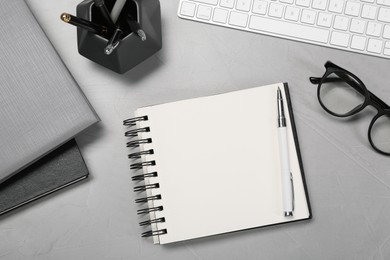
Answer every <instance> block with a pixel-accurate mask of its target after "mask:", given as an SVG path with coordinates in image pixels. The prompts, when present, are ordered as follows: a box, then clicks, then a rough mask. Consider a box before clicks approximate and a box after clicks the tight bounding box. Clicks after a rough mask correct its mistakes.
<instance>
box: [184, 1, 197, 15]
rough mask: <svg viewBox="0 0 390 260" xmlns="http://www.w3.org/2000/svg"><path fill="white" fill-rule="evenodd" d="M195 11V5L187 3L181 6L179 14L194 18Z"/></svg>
mask: <svg viewBox="0 0 390 260" xmlns="http://www.w3.org/2000/svg"><path fill="white" fill-rule="evenodd" d="M195 9H196V4H194V3H188V2H183V3H182V4H181V8H180V14H181V15H184V16H190V17H192V16H194V15H195Z"/></svg>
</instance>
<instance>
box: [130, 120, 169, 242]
mask: <svg viewBox="0 0 390 260" xmlns="http://www.w3.org/2000/svg"><path fill="white" fill-rule="evenodd" d="M147 120H148V116H139V117H134V118H130V119H127V120H124V121H123V124H124V125H125V126H129V127H134V126H136V125H137V122H138V121H147ZM150 131H151V129H150V127H142V128H136V129H130V130H128V131H126V132H125V136H126V137H130V138H135V137H138V136H139V134H140V133H147V132H150ZM150 143H152V138H141V139H137V140H132V141H129V142H127V144H126V146H127V147H130V148H137V147H140V146H141V145H143V144H150ZM152 154H154V150H153V149H149V150H145V151H138V152H134V153H130V154H129V155H128V158H129V159H132V160H137V159H141V158H142V156H145V155H152ZM155 165H156V161H154V160H150V161H143V162H135V163H132V164H131V165H130V169H135V170H140V169H143V168H144V167H149V166H155ZM157 176H158V173H157V172H155V171H154V172H149V173H144V174H140V175H136V176H133V177H132V178H131V179H132V180H133V181H142V180H145V179H147V178H154V177H157ZM158 188H160V184H159V183H152V184H145V185H140V186H136V187H134V191H135V192H144V191H146V190H149V189H158ZM155 200H161V195H160V194H157V195H153V196H147V197H143V198H139V199H136V200H135V202H136V203H141V204H142V203H148V202H150V201H155ZM149 205H152V204H149ZM163 209H164V208H163V206H157V207H148V208H144V209H139V210H138V211H137V214H149V213H152V212H156V211H162V210H163ZM163 222H165V218H164V217H160V218H155V219H150V220H147V221H142V222H140V223H139V224H140V226H147V225H153V224H157V223H163ZM163 234H167V230H166V229H161V230H150V231H147V232H144V233H142V237H150V236H159V235H163Z"/></svg>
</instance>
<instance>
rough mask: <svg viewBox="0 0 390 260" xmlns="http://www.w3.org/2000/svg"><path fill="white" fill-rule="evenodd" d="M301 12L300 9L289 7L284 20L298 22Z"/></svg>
mask: <svg viewBox="0 0 390 260" xmlns="http://www.w3.org/2000/svg"><path fill="white" fill-rule="evenodd" d="M300 11H301V10H300V9H299V8H296V7H292V6H287V7H286V12H285V14H284V18H285V19H287V20H290V21H298V19H299V12H300Z"/></svg>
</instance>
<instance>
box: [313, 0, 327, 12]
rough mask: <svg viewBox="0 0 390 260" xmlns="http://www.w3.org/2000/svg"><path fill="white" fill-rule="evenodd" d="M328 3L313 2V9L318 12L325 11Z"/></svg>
mask: <svg viewBox="0 0 390 260" xmlns="http://www.w3.org/2000/svg"><path fill="white" fill-rule="evenodd" d="M327 3H328V1H327V0H313V4H312V7H313V8H314V9H318V10H325V9H326V4H327Z"/></svg>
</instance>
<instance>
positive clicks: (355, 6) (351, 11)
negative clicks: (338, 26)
mask: <svg viewBox="0 0 390 260" xmlns="http://www.w3.org/2000/svg"><path fill="white" fill-rule="evenodd" d="M359 13H360V3H357V2H352V1H348V2H347V4H346V5H345V14H347V15H352V16H359Z"/></svg>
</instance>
